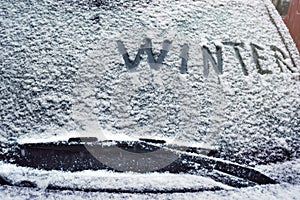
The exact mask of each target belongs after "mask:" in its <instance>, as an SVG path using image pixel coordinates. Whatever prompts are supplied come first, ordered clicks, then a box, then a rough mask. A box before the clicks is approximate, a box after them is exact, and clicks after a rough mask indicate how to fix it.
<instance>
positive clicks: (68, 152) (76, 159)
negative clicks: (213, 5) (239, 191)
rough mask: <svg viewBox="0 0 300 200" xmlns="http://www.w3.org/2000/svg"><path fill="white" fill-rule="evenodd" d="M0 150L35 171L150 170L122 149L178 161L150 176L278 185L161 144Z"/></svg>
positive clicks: (3, 155)
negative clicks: (188, 176)
mask: <svg viewBox="0 0 300 200" xmlns="http://www.w3.org/2000/svg"><path fill="white" fill-rule="evenodd" d="M1 147H2V149H1V150H2V151H1V152H2V153H1V155H0V159H1V160H2V161H4V162H7V163H12V164H17V165H19V166H25V167H32V168H36V169H44V170H63V171H71V172H75V171H83V170H103V169H105V170H112V171H115V172H124V171H131V170H130V169H134V167H136V166H135V165H137V164H139V167H147V166H143V165H147V163H145V159H144V158H142V161H139V162H138V161H133V160H134V159H137V158H136V157H130V156H129V157H128V158H124V155H121V154H120V151H118V149H120V150H122V152H129V153H132V155H133V156H136V155H142V156H146V157H145V158H148V157H147V156H148V155H151V156H152V157H151V159H153V160H154V161H155V162H157V163H159V162H161V163H163V162H166V159H167V158H169V157H174V158H176V159H174V160H173V161H172V162H170V163H168V165H165V166H162V167H159V168H157V169H152V170H151V171H149V172H153V171H156V172H170V173H176V174H179V173H189V174H197V175H201V176H208V177H210V178H212V179H214V180H216V181H218V182H222V183H224V184H227V185H229V186H233V187H247V186H254V185H257V184H273V183H275V181H274V180H273V179H271V178H269V177H268V176H266V175H264V174H262V173H260V172H258V171H256V170H255V169H253V168H250V167H246V166H242V165H239V164H235V163H232V162H228V161H224V160H221V159H216V158H211V157H207V156H203V155H199V154H195V153H189V152H187V151H186V150H187V149H188V148H186V149H184V151H183V150H180V149H182V148H183V147H181V148H176V147H174V146H168V145H164V143H163V142H162V141H159V142H155V141H150V140H144V141H103V142H98V141H94V140H92V139H88V140H84V139H82V138H81V139H80V140H77V141H75V139H71V140H69V141H62V142H49V143H30V144H29V143H28V144H17V143H11V144H2V145H1ZM93 150H97V151H99V152H102V153H103V152H104V153H103V157H105V156H106V157H105V158H101V159H98V158H96V157H95V155H93V153H91V152H92V151H93ZM153 152H154V153H153ZM151 153H153V154H151ZM129 155H130V154H129ZM153 156H154V157H153ZM124 159H125V161H124ZM126 159H127V160H126ZM143 159H144V160H143ZM154 161H153V162H154ZM121 162H123V163H122V164H123V165H124V169H125V168H126V167H127V168H126V170H120V169H118V168H115V167H114V166H116V165H120V163H121ZM143 162H144V163H143ZM122 169H123V168H122ZM146 169H147V168H146ZM135 172H138V171H135ZM141 172H147V171H141Z"/></svg>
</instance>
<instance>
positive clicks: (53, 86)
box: [0, 0, 300, 163]
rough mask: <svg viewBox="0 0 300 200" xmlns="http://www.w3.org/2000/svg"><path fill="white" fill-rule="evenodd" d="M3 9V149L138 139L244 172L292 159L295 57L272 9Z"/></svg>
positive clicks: (241, 1) (45, 4)
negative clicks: (84, 139) (13, 143)
mask: <svg viewBox="0 0 300 200" xmlns="http://www.w3.org/2000/svg"><path fill="white" fill-rule="evenodd" d="M103 2H104V3H103ZM0 9H1V12H0V13H1V14H0V15H1V22H0V23H1V33H0V37H1V38H0V40H1V47H0V48H1V51H0V59H1V68H0V91H1V92H0V106H1V109H0V136H1V141H7V140H10V139H14V140H17V141H18V142H20V143H22V142H36V141H50V140H56V141H57V140H61V139H68V138H69V137H78V136H95V137H98V138H99V139H103V140H105V139H119V140H122V139H125V140H129V139H132V138H141V137H142V138H154V139H163V140H166V141H167V142H169V143H176V144H178V143H180V144H188V145H189V146H207V147H213V148H216V149H218V150H219V151H220V152H221V153H220V155H219V156H221V157H224V158H228V159H232V160H234V159H235V158H236V157H238V160H239V162H246V163H249V162H252V163H255V162H257V163H264V162H271V161H276V160H284V159H286V158H292V157H298V156H299V132H300V126H299V124H300V98H299V95H300V90H299V88H300V81H299V65H298V64H299V60H298V59H299V58H298V55H297V54H296V49H295V47H294V45H293V44H291V39H290V38H289V37H286V36H285V33H286V29H284V28H283V23H281V22H279V20H280V18H279V15H277V14H276V13H274V8H273V7H272V6H271V4H270V3H266V2H265V1H263V0H253V1H245V0H234V1H232V0H230V1H229V0H218V1H211V0H202V1H192V0H186V1H156V0H153V1H141V2H139V1H128V2H126V1H124V2H123V1H88V0H86V1H58V0H42V1H40V0H39V1H15V2H11V1H4V2H2V3H1V8H0ZM271 152H272V153H271Z"/></svg>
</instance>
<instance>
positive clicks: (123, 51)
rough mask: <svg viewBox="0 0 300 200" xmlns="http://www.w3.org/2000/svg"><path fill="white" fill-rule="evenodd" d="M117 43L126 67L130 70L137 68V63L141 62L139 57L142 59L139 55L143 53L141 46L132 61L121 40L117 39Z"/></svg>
mask: <svg viewBox="0 0 300 200" xmlns="http://www.w3.org/2000/svg"><path fill="white" fill-rule="evenodd" d="M117 44H118V50H119V52H120V54H121V55H122V57H123V59H124V62H125V65H126V67H127V69H129V70H131V69H135V68H137V66H139V64H140V62H141V59H142V57H141V55H142V54H143V53H144V49H143V47H141V48H140V49H139V50H138V52H137V54H136V56H135V59H134V61H132V60H130V58H129V54H128V53H127V51H126V48H125V46H124V44H123V42H122V41H120V40H118V41H117Z"/></svg>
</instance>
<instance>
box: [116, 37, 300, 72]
mask: <svg viewBox="0 0 300 200" xmlns="http://www.w3.org/2000/svg"><path fill="white" fill-rule="evenodd" d="M143 42H144V43H143V44H142V45H141V46H140V48H139V49H138V52H137V54H136V56H135V59H134V60H131V59H130V56H129V54H128V52H127V50H126V48H125V45H124V43H123V42H122V41H121V40H118V41H117V45H118V50H119V52H120V54H121V55H122V57H123V59H124V62H125V65H126V67H127V69H128V70H132V69H135V68H137V67H138V66H139V64H140V62H141V60H142V57H141V55H143V54H146V55H147V62H148V64H149V65H150V67H151V68H152V69H155V70H159V68H160V66H161V65H162V63H163V62H164V60H165V58H166V56H167V54H168V52H169V50H170V47H171V43H172V41H170V40H164V41H163V43H162V48H161V50H160V54H159V55H158V56H154V53H153V49H152V41H151V39H149V38H145V39H144V40H143ZM222 44H223V45H224V46H229V47H232V48H233V50H234V52H235V56H236V58H237V59H238V61H239V63H240V65H241V72H242V73H243V74H244V75H245V76H248V75H249V71H248V69H247V66H246V64H245V62H244V60H243V58H242V55H241V51H240V49H241V47H244V45H245V44H244V43H236V42H222ZM250 47H251V52H252V58H253V62H254V64H255V66H256V69H257V72H258V73H260V74H272V73H273V72H272V71H271V70H268V69H263V68H262V65H261V60H264V59H265V58H264V57H263V56H260V55H259V51H262V50H264V49H263V48H262V47H260V46H259V45H257V44H254V43H250ZM215 48H216V52H215V53H214V54H216V56H214V55H213V53H212V51H211V50H210V49H209V48H208V47H207V46H202V56H203V74H204V76H205V77H207V76H208V75H209V66H210V65H209V64H211V66H212V67H213V69H214V71H215V72H216V73H217V74H218V75H219V74H222V73H223V48H222V47H221V45H215ZM270 50H272V52H273V53H274V54H273V56H274V58H275V60H276V63H277V66H278V67H279V69H280V72H284V70H283V69H284V66H285V68H286V69H287V70H288V71H290V72H291V73H295V70H293V69H292V68H291V67H290V66H289V65H288V64H287V63H286V62H285V59H286V58H287V56H286V55H285V53H284V52H283V51H282V50H281V49H279V48H278V47H276V46H274V45H270ZM155 57H156V58H155ZM215 57H216V58H215ZM179 58H180V59H181V65H180V67H179V69H180V73H181V74H186V73H187V72H188V58H189V45H188V44H184V45H182V47H181V51H180V55H179Z"/></svg>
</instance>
